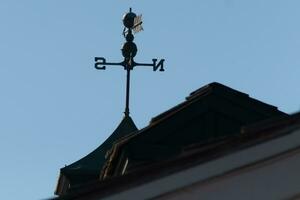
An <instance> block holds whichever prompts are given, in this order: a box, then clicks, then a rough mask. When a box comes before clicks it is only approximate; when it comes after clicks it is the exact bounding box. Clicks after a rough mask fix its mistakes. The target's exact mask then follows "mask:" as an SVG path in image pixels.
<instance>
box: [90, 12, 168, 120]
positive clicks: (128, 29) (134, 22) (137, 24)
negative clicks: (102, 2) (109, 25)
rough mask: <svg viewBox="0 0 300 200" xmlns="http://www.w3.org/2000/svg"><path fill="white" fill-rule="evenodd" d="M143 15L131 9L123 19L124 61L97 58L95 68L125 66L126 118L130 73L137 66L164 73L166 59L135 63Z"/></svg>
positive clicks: (103, 68)
mask: <svg viewBox="0 0 300 200" xmlns="http://www.w3.org/2000/svg"><path fill="white" fill-rule="evenodd" d="M142 23H143V22H142V15H138V16H137V15H136V14H135V13H133V12H132V10H131V8H130V9H129V12H128V13H126V14H125V15H124V17H123V24H124V26H125V27H124V29H123V36H124V37H125V39H126V42H125V43H124V44H123V47H122V49H121V51H122V55H123V57H124V60H123V61H122V62H116V63H115V62H106V59H105V58H104V57H95V68H96V69H99V70H105V69H106V66H107V65H111V66H123V67H124V69H125V70H126V71H127V77H126V105H125V112H124V114H125V115H126V116H129V90H130V71H131V70H133V68H134V67H136V66H148V67H152V68H153V71H156V70H158V69H159V71H164V61H165V60H164V59H161V60H159V61H158V60H157V59H152V63H137V62H135V61H134V57H135V56H136V54H137V46H136V44H135V43H134V42H133V40H134V35H133V33H132V32H134V33H138V32H140V31H142V30H143V27H142Z"/></svg>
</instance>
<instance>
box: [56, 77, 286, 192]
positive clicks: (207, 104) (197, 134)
mask: <svg viewBox="0 0 300 200" xmlns="http://www.w3.org/2000/svg"><path fill="white" fill-rule="evenodd" d="M283 116H288V115H287V114H285V113H283V112H281V111H279V110H278V109H277V108H276V107H274V106H271V105H268V104H266V103H263V102H260V101H258V100H256V99H253V98H251V97H249V95H247V94H245V93H242V92H239V91H237V90H234V89H232V88H229V87H227V86H224V85H222V84H220V83H215V82H214V83H210V84H208V85H206V86H204V87H202V88H200V89H198V90H196V91H194V92H192V93H191V94H190V95H189V96H188V97H187V98H186V100H185V101H184V102H182V103H180V104H179V105H177V106H175V107H173V108H171V109H169V110H167V111H165V112H163V113H162V114H160V115H158V116H156V117H154V118H153V119H152V120H151V122H150V124H149V125H148V126H147V127H145V128H144V129H142V130H140V131H137V128H136V126H135V125H134V123H133V121H132V119H131V118H124V119H123V121H122V122H121V124H120V125H119V127H118V128H117V129H116V130H115V131H114V133H113V134H112V135H111V136H110V137H109V138H108V139H107V140H106V141H105V142H104V143H103V144H102V145H101V146H100V147H98V148H97V149H96V150H95V151H93V152H92V153H90V154H89V155H87V156H86V157H84V158H82V159H80V160H79V161H77V162H75V163H73V164H71V165H69V166H67V167H65V168H62V169H61V174H60V175H61V176H60V179H59V183H58V188H63V187H61V186H60V185H69V184H70V185H71V188H70V191H76V190H77V189H78V188H80V187H81V186H82V185H83V184H86V183H87V184H89V183H88V182H90V183H92V182H95V183H97V182H99V178H100V177H99V176H100V175H101V179H106V178H112V177H118V176H120V175H123V176H124V174H127V173H129V174H130V173H134V172H136V171H140V170H141V169H143V168H149V167H150V166H153V165H156V164H157V163H164V162H165V161H166V160H171V159H177V158H179V157H181V155H182V154H183V152H184V151H185V149H186V148H187V147H190V146H191V145H195V144H197V145H200V146H202V145H207V144H208V143H209V142H212V143H214V145H216V144H218V143H217V142H219V141H223V139H224V138H233V137H235V136H236V135H239V134H240V129H241V127H242V126H247V125H250V124H253V123H256V122H259V121H262V120H265V119H271V118H278V117H283ZM105 156H106V159H105ZM101 169H102V171H101V174H100V170H101ZM113 179H114V178H113ZM63 183H64V184H63ZM57 191H66V189H61V190H57ZM63 193H64V192H56V194H63Z"/></svg>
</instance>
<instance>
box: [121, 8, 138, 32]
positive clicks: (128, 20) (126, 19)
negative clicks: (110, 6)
mask: <svg viewBox="0 0 300 200" xmlns="http://www.w3.org/2000/svg"><path fill="white" fill-rule="evenodd" d="M135 17H136V14H135V13H133V12H131V9H130V11H129V12H128V13H126V14H125V15H124V16H123V24H124V26H125V27H126V28H129V29H132V28H133V26H134V18H135Z"/></svg>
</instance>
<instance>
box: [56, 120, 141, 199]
mask: <svg viewBox="0 0 300 200" xmlns="http://www.w3.org/2000/svg"><path fill="white" fill-rule="evenodd" d="M137 130H138V129H137V127H136V125H135V124H134V122H133V120H132V119H131V117H130V116H125V117H124V118H123V119H122V121H121V123H120V124H119V126H118V127H117V128H116V129H115V131H114V132H113V133H112V134H111V135H110V136H109V137H108V138H107V139H106V140H105V142H103V143H102V144H101V145H100V146H99V147H98V148H96V149H95V150H94V151H93V152H91V153H89V154H88V155H87V156H85V157H83V158H81V159H80V160H78V161H76V162H74V163H72V164H70V165H68V166H66V167H63V168H61V170H60V179H62V176H64V177H66V178H67V180H68V182H69V183H70V185H71V187H72V186H74V185H77V184H82V183H85V182H89V181H92V180H97V179H98V178H99V173H100V170H101V168H102V166H103V164H104V163H105V155H106V153H107V151H108V150H109V149H111V147H112V144H113V143H114V142H115V141H117V140H118V139H120V138H122V137H124V136H126V135H127V134H129V133H131V132H134V131H137ZM60 181H61V180H59V183H58V187H59V186H60ZM57 193H58V191H56V194H57Z"/></svg>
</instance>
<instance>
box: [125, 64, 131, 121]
mask: <svg viewBox="0 0 300 200" xmlns="http://www.w3.org/2000/svg"><path fill="white" fill-rule="evenodd" d="M126 71H127V77H126V78H127V80H126V106H125V112H124V114H125V116H129V90H130V68H129V67H128V68H127V70H126Z"/></svg>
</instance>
